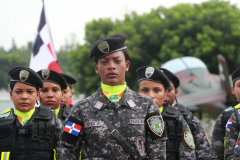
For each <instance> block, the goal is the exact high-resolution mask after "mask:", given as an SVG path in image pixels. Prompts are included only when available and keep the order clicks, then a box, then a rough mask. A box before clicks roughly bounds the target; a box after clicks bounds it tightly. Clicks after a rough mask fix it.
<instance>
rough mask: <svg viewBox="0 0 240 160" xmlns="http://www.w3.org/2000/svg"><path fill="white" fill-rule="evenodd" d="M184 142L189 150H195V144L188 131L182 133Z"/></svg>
mask: <svg viewBox="0 0 240 160" xmlns="http://www.w3.org/2000/svg"><path fill="white" fill-rule="evenodd" d="M184 140H185V142H186V143H187V144H188V145H189V147H191V148H195V143H194V139H193V136H192V134H191V133H190V132H189V131H185V132H184Z"/></svg>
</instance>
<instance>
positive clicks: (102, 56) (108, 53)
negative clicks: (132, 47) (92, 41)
mask: <svg viewBox="0 0 240 160" xmlns="http://www.w3.org/2000/svg"><path fill="white" fill-rule="evenodd" d="M126 48H127V47H126V46H124V47H122V48H119V49H116V50H114V51H112V52H109V53H107V54H105V55H103V56H101V57H99V58H97V59H102V58H104V57H106V56H108V55H110V54H112V53H114V52H117V51H121V50H124V49H126Z"/></svg>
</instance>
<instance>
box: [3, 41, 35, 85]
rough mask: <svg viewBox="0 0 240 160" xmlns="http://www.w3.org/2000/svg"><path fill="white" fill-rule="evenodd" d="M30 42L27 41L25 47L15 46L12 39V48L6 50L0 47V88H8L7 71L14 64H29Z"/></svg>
mask: <svg viewBox="0 0 240 160" xmlns="http://www.w3.org/2000/svg"><path fill="white" fill-rule="evenodd" d="M31 50H32V43H31V42H29V43H28V44H27V46H26V47H21V48H17V46H16V44H15V43H14V40H13V45H12V48H11V49H10V50H9V51H8V52H7V51H5V50H4V48H0V75H1V76H0V89H1V88H4V89H8V84H9V81H10V76H9V75H8V71H9V70H10V69H11V68H13V67H16V66H26V67H28V66H29V62H30V55H31Z"/></svg>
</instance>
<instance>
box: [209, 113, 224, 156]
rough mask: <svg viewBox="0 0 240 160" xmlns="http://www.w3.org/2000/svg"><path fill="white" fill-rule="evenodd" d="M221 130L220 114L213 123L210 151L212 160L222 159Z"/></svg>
mask: <svg viewBox="0 0 240 160" xmlns="http://www.w3.org/2000/svg"><path fill="white" fill-rule="evenodd" d="M223 132H224V131H223V128H222V114H220V115H219V116H218V118H217V120H216V122H215V125H214V128H213V132H212V141H211V147H212V148H211V151H212V159H213V160H214V159H224V135H223Z"/></svg>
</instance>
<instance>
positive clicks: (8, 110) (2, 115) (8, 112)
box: [0, 108, 11, 119]
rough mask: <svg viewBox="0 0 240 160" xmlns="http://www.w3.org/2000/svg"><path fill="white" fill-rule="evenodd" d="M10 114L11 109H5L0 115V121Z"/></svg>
mask: <svg viewBox="0 0 240 160" xmlns="http://www.w3.org/2000/svg"><path fill="white" fill-rule="evenodd" d="M10 113H11V109H10V108H8V109H5V110H4V111H3V112H2V114H0V119H2V118H4V119H5V118H7V117H8V116H9V115H10Z"/></svg>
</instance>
